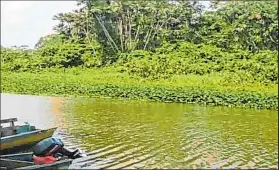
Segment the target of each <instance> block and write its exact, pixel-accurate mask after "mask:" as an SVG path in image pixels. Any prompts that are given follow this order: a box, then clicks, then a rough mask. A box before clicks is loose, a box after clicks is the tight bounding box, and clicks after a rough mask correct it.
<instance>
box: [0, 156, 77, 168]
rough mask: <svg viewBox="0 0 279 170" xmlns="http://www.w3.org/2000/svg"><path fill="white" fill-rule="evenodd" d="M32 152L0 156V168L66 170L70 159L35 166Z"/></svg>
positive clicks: (70, 161)
mask: <svg viewBox="0 0 279 170" xmlns="http://www.w3.org/2000/svg"><path fill="white" fill-rule="evenodd" d="M32 154H33V153H32V152H30V153H19V154H11V155H1V156H0V161H1V167H5V168H6V169H68V168H69V166H70V165H71V163H72V159H66V160H60V161H57V162H54V163H51V164H44V165H35V164H34V163H33V158H32Z"/></svg>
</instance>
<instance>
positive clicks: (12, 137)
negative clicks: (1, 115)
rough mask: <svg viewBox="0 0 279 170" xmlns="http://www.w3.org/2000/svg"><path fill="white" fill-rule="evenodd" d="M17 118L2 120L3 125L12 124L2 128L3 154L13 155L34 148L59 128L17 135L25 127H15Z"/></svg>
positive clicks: (33, 130) (1, 143)
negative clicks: (24, 149)
mask: <svg viewBox="0 0 279 170" xmlns="http://www.w3.org/2000/svg"><path fill="white" fill-rule="evenodd" d="M15 121H17V119H16V118H12V119H5V120H1V124H2V123H11V126H10V127H5V128H1V142H0V145H1V154H5V153H6V154H7V153H13V152H15V151H19V150H21V149H23V148H27V147H30V146H33V145H34V144H36V143H38V142H39V141H41V140H43V139H46V138H49V137H51V136H52V135H53V133H54V132H55V130H56V129H57V128H50V129H45V130H40V129H35V127H34V128H33V129H31V130H27V131H25V132H20V133H17V130H18V129H20V128H21V127H24V126H14V122H15Z"/></svg>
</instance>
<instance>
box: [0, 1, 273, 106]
mask: <svg viewBox="0 0 279 170" xmlns="http://www.w3.org/2000/svg"><path fill="white" fill-rule="evenodd" d="M77 4H78V8H77V9H76V10H74V11H72V12H69V13H59V14H57V15H55V16H54V18H53V19H55V20H58V21H59V24H58V25H56V26H55V28H54V29H55V31H56V33H55V34H51V35H48V36H45V37H42V38H40V40H39V41H38V43H37V44H36V45H35V47H34V49H28V48H26V47H25V46H20V47H11V48H7V47H2V46H1V70H2V72H3V73H2V79H3V81H2V85H1V86H2V91H4V92H15V93H31V94H52V95H54V94H56V95H77V96H110V97H124V98H133V99H150V100H155V101H169V102H182V103H200V104H213V105H226V106H244V107H254V108H268V109H277V108H278V101H277V98H278V89H277V87H278V65H277V63H278V58H277V55H278V54H277V51H278V20H277V1H264V2H262V1H227V2H220V1H218V0H213V1H211V4H210V8H209V9H205V7H204V6H203V5H202V4H201V3H199V2H198V1H186V0H180V1H178V0H154V1H147V0H138V1H129V0H78V1H77ZM62 77H63V78H62ZM34 81H36V82H38V83H37V85H34Z"/></svg>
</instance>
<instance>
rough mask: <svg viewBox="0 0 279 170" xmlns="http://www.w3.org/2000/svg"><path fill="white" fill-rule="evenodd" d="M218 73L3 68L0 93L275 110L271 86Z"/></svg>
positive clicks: (274, 88) (275, 98) (274, 87)
mask: <svg viewBox="0 0 279 170" xmlns="http://www.w3.org/2000/svg"><path fill="white" fill-rule="evenodd" d="M222 76H223V75H220V74H209V75H203V76H198V75H183V76H179V75H177V76H172V77H171V78H168V79H158V80H149V79H142V78H140V77H131V76H129V75H128V74H127V73H121V72H119V70H118V69H115V68H103V69H85V70H83V69H65V70H52V71H51V70H45V71H43V72H37V73H31V72H19V73H16V72H3V73H2V83H1V86H2V92H4V93H16V94H35V95H55V96H57V95H58V96H76V97H77V96H82V97H113V98H128V99H140V100H150V101H160V102H177V103H197V104H205V105H216V106H229V107H246V108H259V109H261V108H264V109H276V110H277V109H278V88H277V85H276V84H269V85H262V84H259V83H247V82H244V83H238V84H235V83H232V82H229V81H224V77H222Z"/></svg>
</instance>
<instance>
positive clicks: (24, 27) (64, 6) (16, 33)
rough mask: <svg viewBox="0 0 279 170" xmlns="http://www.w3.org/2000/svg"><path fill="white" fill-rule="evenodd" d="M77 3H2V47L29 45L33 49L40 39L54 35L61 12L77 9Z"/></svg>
mask: <svg viewBox="0 0 279 170" xmlns="http://www.w3.org/2000/svg"><path fill="white" fill-rule="evenodd" d="M76 4H77V2H76V1H2V0H1V45H2V46H4V47H11V46H13V45H17V46H20V45H28V46H29V47H30V48H33V47H34V45H35V44H36V43H37V42H38V41H39V39H40V37H42V36H46V35H48V34H51V33H54V31H53V27H54V26H55V25H56V24H57V23H58V21H54V20H52V18H53V16H54V15H56V14H58V13H60V12H71V11H72V10H74V9H77V8H78V7H77V5H76Z"/></svg>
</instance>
